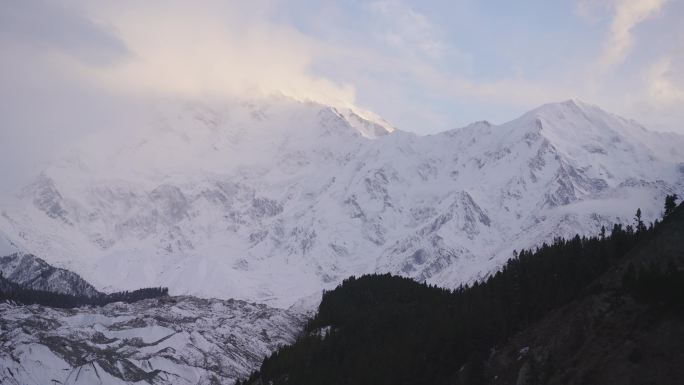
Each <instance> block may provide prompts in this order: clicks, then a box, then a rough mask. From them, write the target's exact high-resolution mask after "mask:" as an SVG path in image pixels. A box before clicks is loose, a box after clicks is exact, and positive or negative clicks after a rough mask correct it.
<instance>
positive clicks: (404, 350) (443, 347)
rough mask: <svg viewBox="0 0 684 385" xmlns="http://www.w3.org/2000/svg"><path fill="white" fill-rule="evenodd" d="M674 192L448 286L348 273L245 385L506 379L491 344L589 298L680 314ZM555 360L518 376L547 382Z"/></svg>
mask: <svg viewBox="0 0 684 385" xmlns="http://www.w3.org/2000/svg"><path fill="white" fill-rule="evenodd" d="M675 199H676V197H673V196H668V198H667V200H666V204H665V211H664V217H663V219H662V221H656V223H652V224H649V225H646V224H644V223H643V222H642V219H641V215H640V210H638V211H637V215H636V217H635V223H634V225H628V226H624V227H623V226H621V225H615V226H614V227H613V228H612V229H611V230H610V231H606V229H603V230H602V231H601V233H600V234H599V235H597V236H593V237H580V236H576V237H574V238H572V239H568V240H566V239H556V240H555V241H554V242H553V243H551V244H544V245H542V246H541V247H539V248H538V249H536V250H523V251H520V252H519V253H517V255H515V256H514V258H512V259H510V260H509V261H508V262H507V263H506V264H505V266H504V267H503V268H502V269H501V270H500V271H498V272H497V273H495V274H493V275H491V276H490V277H488V278H487V279H485V280H484V281H482V282H476V283H474V284H472V285H465V286H461V287H459V288H458V289H456V290H453V291H451V290H446V289H442V288H438V287H433V286H429V285H425V284H420V283H417V282H415V281H413V280H410V279H407V278H402V277H397V276H391V275H388V274H386V275H368V276H362V277H359V278H355V277H351V278H349V279H346V280H345V281H344V282H343V283H342V284H341V285H339V286H338V287H337V288H336V289H334V290H332V291H330V292H326V293H324V295H323V299H322V302H321V304H320V306H319V309H318V313H317V314H316V315H315V317H314V318H313V319H311V321H310V322H309V323H308V325H307V327H306V330H305V333H304V335H303V336H302V337H300V338H299V340H298V341H297V342H296V343H295V344H293V345H291V346H286V347H283V348H281V349H280V350H279V351H277V352H275V353H274V354H272V355H271V356H270V357H268V358H266V359H265V360H264V362H263V364H262V366H261V368H260V370H259V371H258V372H255V373H253V374H252V375H251V376H250V377H249V378H248V379H245V380H244V382H242V383H241V384H275V385H278V384H297V385H306V384H330V385H333V384H340V385H341V384H369V385H370V384H374V385H379V384H407V385H408V384H484V383H506V382H505V380H504V378H499V380H498V382H497V381H495V379H496V378H498V377H496V376H488V375H487V370H489V369H487V370H485V366H486V362H487V360H488V359H490V357H492V356H493V355H494V353H495V352H496V351H497V349H498V348H499V347H501V346H503V345H505V344H506V343H507V341H509V340H510V339H511V338H512V337H513V336H514V335H516V334H517V333H520V332H521V331H523V330H525V329H526V328H529V327H533V326H534V325H536V323H537V322H538V321H539V320H541V319H543V318H544V317H546V316H547V315H548V314H550V313H551V312H553V311H554V309H559V308H561V307H563V306H564V305H567V304H571V303H573V304H577V303H581V301H582V300H583V299H586V298H588V297H590V296H597V295H603V296H606V297H609V298H611V301H613V302H615V303H616V304H617V305H615V306H623V307H624V306H627V305H628V304H630V303H632V302H634V303H635V305H634V306H637V309H641V310H639V311H644V312H647V313H648V314H650V316H652V317H655V318H656V319H657V317H659V316H661V315H662V314H668V315H672V316H673V317H677V319H680V318H682V319H681V320H684V311H683V310H684V273H683V272H682V267H683V266H684V205H679V207H676V205H674V200H675ZM639 306H640V307H639ZM644 309H646V310H644ZM654 314H655V315H654ZM680 324H681V323H680ZM562 326H563V325H558V327H559V328H562ZM521 354H522V353H521ZM547 361H548V360H547ZM568 365H569V364H568ZM547 366H548V365H547ZM562 368H563V364H562V363H561V364H558V363H556V364H555V368H548V367H547V369H546V371H547V372H548V373H546V374H545V376H546V377H544V374H539V375H537V376H536V377H535V380H534V381H533V380H530V381H523V382H522V383H530V384H542V383H547V381H548V379H549V378H551V377H550V376H551V375H552V373H551V372H552V371H553V370H555V371H559V370H561V369H562ZM599 370H600V369H599ZM594 374H595V373H594ZM588 378H593V377H588ZM520 381H522V380H520V378H518V379H517V380H515V379H514V380H512V382H509V383H516V382H518V383H520ZM587 381H590V382H588V383H592V382H591V380H587ZM560 383H572V381H571V380H569V379H567V380H566V381H564V380H561V381H560ZM239 384H240V383H239Z"/></svg>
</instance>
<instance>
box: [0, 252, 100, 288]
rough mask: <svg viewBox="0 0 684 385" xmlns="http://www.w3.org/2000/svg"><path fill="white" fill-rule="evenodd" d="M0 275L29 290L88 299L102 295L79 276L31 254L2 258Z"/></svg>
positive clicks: (0, 260) (17, 254)
mask: <svg viewBox="0 0 684 385" xmlns="http://www.w3.org/2000/svg"><path fill="white" fill-rule="evenodd" d="M0 273H2V276H3V277H4V278H6V279H7V280H9V281H11V282H14V283H16V284H18V285H20V286H22V287H24V288H28V289H33V290H42V291H50V292H54V293H62V294H69V295H74V296H86V297H95V296H97V295H99V294H101V293H99V292H98V291H97V290H96V289H95V288H94V287H93V286H92V285H91V284H89V283H88V282H86V281H85V280H83V278H81V277H79V276H78V274H76V273H74V272H71V271H69V270H64V269H58V268H55V267H53V266H50V265H49V264H47V262H45V261H43V260H42V259H40V258H38V257H36V256H35V255H31V254H24V253H14V254H10V255H7V256H4V257H0Z"/></svg>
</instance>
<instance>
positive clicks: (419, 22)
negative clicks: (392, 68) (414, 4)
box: [368, 0, 444, 57]
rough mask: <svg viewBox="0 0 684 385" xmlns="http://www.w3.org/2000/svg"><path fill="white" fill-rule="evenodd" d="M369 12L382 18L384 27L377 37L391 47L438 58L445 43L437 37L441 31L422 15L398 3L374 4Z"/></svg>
mask: <svg viewBox="0 0 684 385" xmlns="http://www.w3.org/2000/svg"><path fill="white" fill-rule="evenodd" d="M368 9H370V10H371V11H372V12H374V13H376V14H377V15H378V16H381V19H380V20H381V21H382V24H381V25H380V26H378V27H379V28H378V29H379V31H377V34H378V36H379V38H380V40H382V41H384V42H386V43H387V44H389V45H391V46H393V47H395V48H399V49H405V50H410V51H416V52H418V53H420V54H427V55H429V56H432V57H438V56H440V55H441V53H442V51H443V50H444V44H443V43H442V42H441V41H440V39H439V38H438V37H437V31H436V28H435V27H434V25H433V24H432V23H431V22H430V20H429V19H428V18H427V17H426V16H425V15H423V14H422V13H420V12H418V11H416V10H415V9H413V8H411V7H409V6H407V5H406V4H404V3H403V2H401V1H398V0H382V1H374V2H372V3H370V4H369V5H368Z"/></svg>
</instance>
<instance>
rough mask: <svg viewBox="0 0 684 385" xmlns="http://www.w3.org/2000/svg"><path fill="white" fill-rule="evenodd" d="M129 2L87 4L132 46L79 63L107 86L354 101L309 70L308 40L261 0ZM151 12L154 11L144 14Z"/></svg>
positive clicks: (345, 88)
mask: <svg viewBox="0 0 684 385" xmlns="http://www.w3.org/2000/svg"><path fill="white" fill-rule="evenodd" d="M210 4H211V6H210V7H198V6H197V5H196V4H193V3H188V2H144V3H143V2H130V3H126V4H125V6H122V5H120V3H116V5H115V6H111V5H110V6H92V7H91V9H90V12H92V13H93V14H94V16H95V17H97V18H98V19H100V20H106V22H107V23H108V24H110V25H112V26H113V28H115V29H116V30H117V31H118V36H119V38H120V39H121V40H122V41H123V42H124V44H125V45H126V47H127V49H128V50H129V51H130V52H131V57H130V59H129V60H127V61H126V62H124V63H121V64H120V65H118V66H116V67H111V68H101V67H84V66H82V67H78V68H76V70H77V71H78V72H79V73H84V74H88V75H90V76H92V78H93V79H95V80H96V81H98V82H99V83H101V84H103V85H105V86H107V87H110V88H114V89H121V90H124V91H125V90H130V91H134V92H138V93H147V94H153V95H154V94H162V95H163V94H168V95H175V96H182V97H197V96H202V95H205V96H206V95H212V96H224V95H227V94H231V95H234V94H238V95H245V94H272V93H283V94H286V95H289V96H293V97H297V98H302V99H313V100H317V101H320V102H324V103H331V104H335V103H353V101H354V97H355V91H354V88H353V87H352V86H351V85H348V84H339V83H337V82H334V81H331V80H329V79H325V78H322V77H318V76H315V75H313V74H312V73H311V72H310V65H311V62H312V60H313V58H314V55H315V53H314V52H313V50H314V47H315V44H314V42H313V41H312V40H311V39H310V38H308V37H307V36H305V35H303V34H301V33H299V32H298V31H296V30H295V29H294V28H292V27H290V26H287V25H282V24H278V23H276V22H273V21H271V20H269V12H270V11H271V8H272V7H271V6H270V5H269V4H268V3H258V4H256V5H250V4H248V3H247V2H244V3H243V2H213V3H210ZM151 15H154V16H153V17H151Z"/></svg>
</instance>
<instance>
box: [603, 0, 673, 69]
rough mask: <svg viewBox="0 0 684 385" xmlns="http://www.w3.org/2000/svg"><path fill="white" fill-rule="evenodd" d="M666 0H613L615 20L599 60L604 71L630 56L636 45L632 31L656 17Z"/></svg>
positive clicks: (613, 19) (612, 22)
mask: <svg viewBox="0 0 684 385" xmlns="http://www.w3.org/2000/svg"><path fill="white" fill-rule="evenodd" d="M664 3H665V0H613V1H612V8H613V12H614V14H613V18H612V21H611V24H610V34H609V36H608V39H607V41H606V42H605V45H604V50H603V53H602V54H601V56H600V58H599V61H598V62H599V66H600V68H601V69H602V70H608V69H610V68H612V67H614V66H615V65H617V64H620V63H621V62H622V61H623V60H624V59H625V58H626V57H627V55H628V54H629V52H630V50H631V49H632V46H633V44H634V37H633V32H632V29H633V28H634V27H635V26H637V25H638V24H640V23H642V22H643V21H645V20H646V19H648V18H649V17H651V16H653V15H655V14H656V13H657V12H658V11H659V10H660V9H661V7H662V6H663V4H664Z"/></svg>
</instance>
